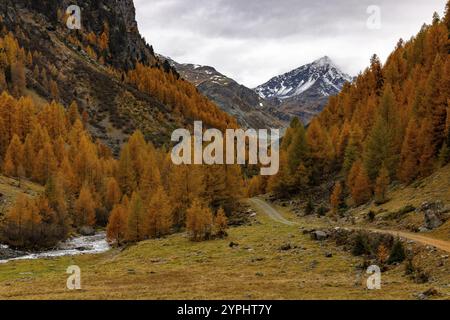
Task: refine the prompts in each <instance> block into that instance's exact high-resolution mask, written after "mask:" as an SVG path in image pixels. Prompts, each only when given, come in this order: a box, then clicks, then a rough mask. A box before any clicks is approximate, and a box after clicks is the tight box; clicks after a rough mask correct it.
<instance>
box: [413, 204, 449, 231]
mask: <svg viewBox="0 0 450 320" xmlns="http://www.w3.org/2000/svg"><path fill="white" fill-rule="evenodd" d="M417 211H418V212H421V213H423V214H424V226H423V227H424V228H426V229H428V230H433V229H436V228H439V227H440V226H442V225H443V224H444V223H445V220H446V214H445V213H446V211H447V209H446V208H445V206H444V203H443V202H442V201H435V202H424V203H422V204H421V206H420V207H419V208H418V209H417ZM422 230H424V229H422ZM422 232H423V231H422Z"/></svg>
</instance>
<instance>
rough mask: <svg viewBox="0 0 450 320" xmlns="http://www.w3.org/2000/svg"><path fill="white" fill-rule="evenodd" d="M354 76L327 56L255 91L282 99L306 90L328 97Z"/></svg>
mask: <svg viewBox="0 0 450 320" xmlns="http://www.w3.org/2000/svg"><path fill="white" fill-rule="evenodd" d="M350 81H352V77H350V76H349V75H347V74H345V73H344V72H342V71H341V70H340V68H339V67H338V66H336V65H335V64H334V62H333V61H332V60H331V59H330V58H329V57H327V56H325V57H322V58H320V59H318V60H316V61H314V62H313V63H310V64H307V65H304V66H302V67H300V68H297V69H295V70H292V71H290V72H288V73H285V74H283V75H280V76H277V77H274V78H272V79H271V80H269V81H268V82H266V83H265V84H263V85H260V86H259V87H257V88H256V89H255V91H256V92H257V93H258V94H259V95H260V96H261V98H263V99H273V98H278V99H281V100H285V99H289V98H292V97H295V96H300V95H302V94H304V93H305V92H308V93H311V92H314V94H315V95H319V96H324V97H328V96H331V95H335V94H337V93H339V91H340V90H341V89H342V87H343V85H344V84H345V83H346V82H350Z"/></svg>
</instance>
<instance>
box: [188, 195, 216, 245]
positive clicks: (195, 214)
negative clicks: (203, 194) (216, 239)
mask: <svg viewBox="0 0 450 320" xmlns="http://www.w3.org/2000/svg"><path fill="white" fill-rule="evenodd" d="M186 228H187V230H188V232H189V234H190V238H191V240H192V241H203V240H208V239H209V238H210V237H211V235H212V232H213V214H212V212H211V209H209V208H208V207H207V206H205V205H203V204H202V203H201V201H200V200H198V199H194V201H193V202H192V205H191V206H190V207H189V209H188V210H187V212H186Z"/></svg>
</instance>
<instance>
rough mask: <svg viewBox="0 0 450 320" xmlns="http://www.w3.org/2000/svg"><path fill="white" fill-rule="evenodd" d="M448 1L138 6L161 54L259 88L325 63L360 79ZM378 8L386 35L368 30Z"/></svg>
mask: <svg viewBox="0 0 450 320" xmlns="http://www.w3.org/2000/svg"><path fill="white" fill-rule="evenodd" d="M445 3H446V0H397V1H392V0H341V1H329V0H308V1H306V0H135V4H136V7H137V13H138V23H139V26H140V29H141V32H142V33H143V34H144V35H145V37H146V39H147V40H148V41H149V42H150V43H151V44H153V45H154V47H155V49H156V51H157V52H160V53H162V54H165V55H169V56H171V57H172V58H174V59H175V60H179V61H180V62H193V63H199V64H208V65H212V66H214V67H216V68H217V69H218V70H219V71H221V72H223V73H225V74H227V75H229V76H231V77H233V78H235V79H236V80H238V81H241V82H243V83H244V84H246V85H248V86H256V85H257V84H260V83H262V82H264V81H266V80H267V79H268V78H270V77H271V76H273V75H276V74H277V73H280V72H285V71H289V70H290V68H295V67H297V66H299V65H301V64H303V63H307V62H310V61H312V60H314V59H316V58H319V57H320V56H321V55H329V56H330V57H332V58H333V59H334V60H336V62H337V63H338V64H340V65H341V66H342V67H343V69H344V71H347V72H349V73H352V74H356V73H358V72H359V71H360V70H362V69H363V68H365V67H366V66H367V64H368V61H369V57H370V55H371V54H373V53H378V54H379V55H380V56H381V57H382V58H383V59H385V58H386V57H387V55H388V54H389V52H390V51H391V50H392V49H393V47H394V46H395V43H396V42H397V40H398V39H399V38H400V37H403V38H409V37H411V36H412V35H414V34H415V33H417V31H418V30H419V28H420V26H421V25H422V24H423V23H424V22H430V21H431V16H432V13H433V11H436V10H438V11H440V12H442V10H443V8H444V6H445ZM369 5H378V6H380V8H381V13H382V29H381V30H376V31H375V30H369V29H367V27H366V21H367V19H368V14H367V13H366V9H367V7H368V6H369Z"/></svg>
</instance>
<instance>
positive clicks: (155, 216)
mask: <svg viewBox="0 0 450 320" xmlns="http://www.w3.org/2000/svg"><path fill="white" fill-rule="evenodd" d="M147 215H148V217H147V234H148V236H149V237H150V238H159V237H161V236H164V235H167V234H168V233H169V232H170V228H171V227H172V224H173V217H172V204H171V203H170V198H169V197H168V196H167V194H166V192H165V191H164V188H163V187H161V186H160V187H158V188H157V189H156V191H154V192H153V195H152V196H151V197H150V201H149V203H148V205H147Z"/></svg>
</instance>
